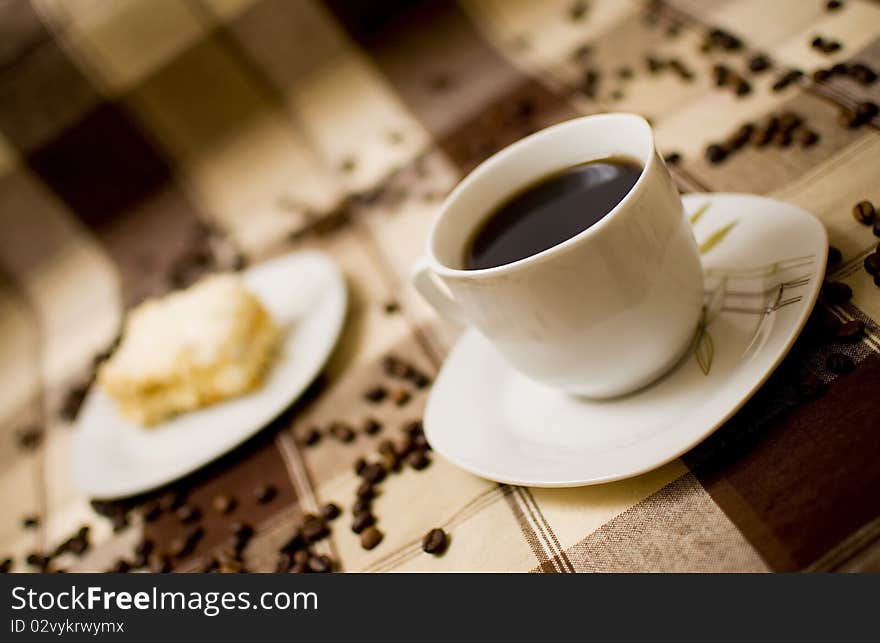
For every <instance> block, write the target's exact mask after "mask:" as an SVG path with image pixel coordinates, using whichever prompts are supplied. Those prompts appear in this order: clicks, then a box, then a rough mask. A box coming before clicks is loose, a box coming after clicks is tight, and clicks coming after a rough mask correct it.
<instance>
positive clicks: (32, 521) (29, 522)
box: [21, 515, 40, 529]
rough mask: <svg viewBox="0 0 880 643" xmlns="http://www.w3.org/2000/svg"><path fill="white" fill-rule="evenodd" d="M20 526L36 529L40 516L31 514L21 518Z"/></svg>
mask: <svg viewBox="0 0 880 643" xmlns="http://www.w3.org/2000/svg"><path fill="white" fill-rule="evenodd" d="M21 526H22V527H23V528H25V529H36V528H37V527H39V526H40V517H39V516H35V515H31V516H25V517H24V518H22V519H21Z"/></svg>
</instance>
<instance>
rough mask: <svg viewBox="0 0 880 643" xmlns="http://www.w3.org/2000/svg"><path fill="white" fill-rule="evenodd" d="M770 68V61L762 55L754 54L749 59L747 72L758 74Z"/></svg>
mask: <svg viewBox="0 0 880 643" xmlns="http://www.w3.org/2000/svg"><path fill="white" fill-rule="evenodd" d="M769 68H770V59H769V58H767V56H765V55H764V54H755V55H754V56H752V57H751V58H749V71H751V72H753V73H756V74H758V73H760V72H762V71H766V70H767V69H769Z"/></svg>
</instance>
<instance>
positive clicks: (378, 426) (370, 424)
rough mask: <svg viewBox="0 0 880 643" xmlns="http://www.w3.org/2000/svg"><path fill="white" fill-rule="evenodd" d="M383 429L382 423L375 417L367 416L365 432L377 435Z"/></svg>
mask: <svg viewBox="0 0 880 643" xmlns="http://www.w3.org/2000/svg"><path fill="white" fill-rule="evenodd" d="M381 430H382V423H381V422H379V421H378V420H376V419H375V418H367V419H366V420H364V427H363V432H364V433H366V434H367V435H376V434H377V433H379V431H381Z"/></svg>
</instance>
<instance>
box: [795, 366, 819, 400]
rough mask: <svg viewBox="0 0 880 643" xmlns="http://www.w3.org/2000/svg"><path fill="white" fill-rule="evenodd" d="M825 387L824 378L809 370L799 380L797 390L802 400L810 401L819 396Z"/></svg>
mask: <svg viewBox="0 0 880 643" xmlns="http://www.w3.org/2000/svg"><path fill="white" fill-rule="evenodd" d="M823 388H824V387H823V385H822V380H820V379H819V378H818V377H816V376H815V375H813V374H812V373H810V372H807V373H805V374H804V375H803V376H802V377H801V378H800V380H798V383H797V386H796V391H797V395H798V398H799V399H800V400H802V401H808V400H813V399H816V398H817V397H819V394H820V393H821V392H822V389H823Z"/></svg>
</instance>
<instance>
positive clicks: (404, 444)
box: [394, 435, 414, 458]
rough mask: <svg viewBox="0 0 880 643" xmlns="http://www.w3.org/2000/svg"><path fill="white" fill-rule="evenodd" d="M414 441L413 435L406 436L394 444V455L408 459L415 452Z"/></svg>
mask: <svg viewBox="0 0 880 643" xmlns="http://www.w3.org/2000/svg"><path fill="white" fill-rule="evenodd" d="M413 444H414V440H413V437H412V436H411V435H404V436H403V437H401V438H400V439H399V440H397V442H395V443H394V455H396V456H397V457H398V458H404V457H406V456H407V455H408V454H409V452H410V451H412V450H413Z"/></svg>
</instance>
